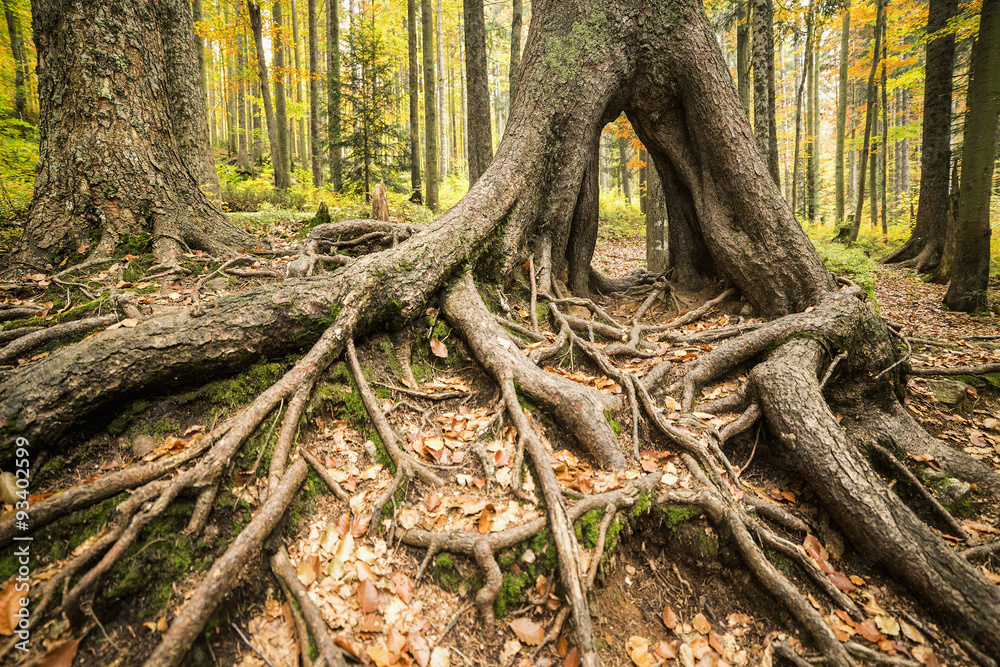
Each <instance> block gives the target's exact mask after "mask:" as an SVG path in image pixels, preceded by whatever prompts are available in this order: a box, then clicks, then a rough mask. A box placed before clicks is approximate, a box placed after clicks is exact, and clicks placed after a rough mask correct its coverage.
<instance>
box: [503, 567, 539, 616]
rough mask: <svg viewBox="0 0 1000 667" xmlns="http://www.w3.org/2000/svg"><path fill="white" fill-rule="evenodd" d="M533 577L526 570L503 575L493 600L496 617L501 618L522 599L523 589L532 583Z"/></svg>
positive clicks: (519, 603) (533, 581) (518, 604)
mask: <svg viewBox="0 0 1000 667" xmlns="http://www.w3.org/2000/svg"><path fill="white" fill-rule="evenodd" d="M534 583H535V579H534V577H532V576H531V575H530V574H528V573H527V572H520V573H518V574H513V573H510V574H506V575H504V578H503V582H502V583H501V584H500V590H499V591H498V592H497V597H496V599H495V600H494V601H493V613H494V614H496V617H497V618H503V617H504V616H506V615H507V614H508V612H510V611H513V610H514V609H516V608H517V607H518V606H520V605H521V602H522V601H523V600H524V589H525V588H530V587H531V586H532V585H534Z"/></svg>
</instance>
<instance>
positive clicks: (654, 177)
mask: <svg viewBox="0 0 1000 667" xmlns="http://www.w3.org/2000/svg"><path fill="white" fill-rule="evenodd" d="M647 170H648V171H647V174H648V180H647V183H648V185H647V188H648V190H647V192H646V270H647V271H649V272H650V273H666V271H667V268H668V261H669V259H670V246H669V240H670V227H669V223H668V221H667V205H666V201H664V198H663V182H662V181H661V179H660V174H659V172H658V171H657V170H656V167H655V165H652V164H650V165H649V166H648V167H647Z"/></svg>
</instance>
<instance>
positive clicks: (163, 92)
mask: <svg viewBox="0 0 1000 667" xmlns="http://www.w3.org/2000/svg"><path fill="white" fill-rule="evenodd" d="M100 4H101V3H94V6H93V7H91V6H89V5H86V6H85V5H74V6H73V7H72V8H66V7H65V6H64V5H63V3H61V2H54V1H53V2H35V3H34V4H33V12H34V21H35V26H36V28H37V29H38V34H37V36H36V40H35V42H36V47H37V49H38V57H39V61H40V62H41V63H42V65H41V67H42V68H43V69H42V71H43V73H44V76H43V77H41V78H40V82H39V85H40V91H41V94H40V95H39V99H40V100H41V104H42V110H41V111H42V113H41V114H40V121H41V122H40V126H39V129H40V131H41V145H40V147H39V169H38V171H37V176H36V178H35V193H36V194H35V197H34V198H33V199H32V203H31V209H30V211H29V214H28V222H27V224H26V227H25V233H24V236H23V237H22V239H21V240H20V241H19V242H18V244H17V246H16V247H15V249H14V251H13V252H12V253H11V254H10V255H9V256H8V258H7V260H6V268H7V269H8V270H15V269H16V270H21V269H25V268H35V269H42V270H45V269H51V268H52V267H54V266H56V265H58V264H59V262H60V260H61V259H62V258H64V257H66V256H68V255H69V254H71V253H74V252H77V251H79V250H80V249H81V248H83V250H82V251H81V252H86V251H87V249H88V248H89V250H90V252H91V256H92V257H95V258H96V257H110V256H111V255H112V253H113V251H114V249H115V248H116V247H117V246H118V244H119V242H120V241H122V240H123V239H124V237H126V236H129V235H140V234H145V235H148V236H151V237H153V238H154V250H155V252H156V253H157V254H158V256H159V257H160V259H161V260H162V261H164V262H167V263H170V264H176V263H177V261H178V260H177V258H178V256H179V254H180V252H181V245H180V242H183V243H185V244H187V245H188V246H189V247H191V248H200V249H204V250H208V251H209V252H212V253H213V254H219V255H228V254H230V253H232V252H233V251H235V250H240V249H247V248H250V247H253V245H255V244H256V242H255V241H253V240H252V239H251V238H250V237H249V236H247V235H246V234H245V233H243V232H242V231H240V230H238V229H237V228H235V227H233V226H232V225H230V224H229V223H228V222H227V221H226V219H225V217H224V216H223V215H222V213H221V212H220V211H219V210H218V209H217V208H216V206H215V205H214V204H213V203H212V202H211V201H210V200H209V198H208V197H207V196H206V195H205V194H204V193H203V192H202V190H201V188H200V187H199V186H202V185H208V187H207V188H206V189H207V190H211V189H212V188H213V183H214V189H215V191H216V192H218V179H217V178H215V179H211V178H209V174H208V173H207V171H208V169H207V168H208V166H209V165H211V162H210V161H209V158H208V125H207V123H206V121H205V113H204V107H203V106H202V105H201V99H202V98H201V93H200V88H199V83H198V71H197V67H196V64H197V61H196V59H195V58H194V53H193V50H194V42H193V28H192V24H191V13H190V5H189V3H188V2H187V1H186V0H165V1H164V2H161V3H148V4H143V5H140V6H132V5H130V6H129V7H127V8H126V9H125V10H123V11H121V12H105V13H104V14H106V15H105V16H102V17H101V19H100V20H98V18H97V14H98V13H99V12H98V9H99V7H100ZM167 17H169V20H161V19H166V18H167ZM171 21H180V22H183V21H186V23H187V28H186V29H185V28H183V27H182V26H180V25H176V24H175V25H172V26H169V32H162V31H164V30H166V27H165V26H163V23H168V22H171ZM166 35H169V37H170V39H171V40H175V41H176V43H173V44H171V45H170V47H169V48H168V47H167V45H166V44H165V43H164V41H163V40H164V37H163V36H166ZM137 40H138V41H137ZM98 41H99V42H100V43H101V44H103V45H104V47H103V48H104V53H105V54H106V56H105V57H102V58H90V57H86V53H87V50H88V49H89V46H87V45H88V44H93V43H97V42H98ZM139 43H141V44H142V46H141V48H140V47H138V46H137V44H139ZM184 53H186V54H188V57H189V58H190V61H189V62H188V65H189V66H188V67H182V66H181V63H180V62H179V60H181V59H182V54H184ZM178 76H180V77H183V79H182V80H179V81H174V80H173V79H172V77H178ZM88 82H102V83H101V84H100V85H97V84H94V83H88ZM139 82H142V88H141V90H140V89H138V88H137V86H138V85H139ZM180 103H183V104H189V105H190V108H185V109H178V108H177V106H178V104H180ZM199 112H200V116H199ZM137 127H141V128H143V129H142V131H141V132H136V128H137ZM211 173H212V174H214V173H215V171H214V167H213V168H212V172H211ZM95 236H97V237H99V241H97V242H96V244H95V243H94V242H93V239H94V237H95Z"/></svg>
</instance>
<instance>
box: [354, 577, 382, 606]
mask: <svg viewBox="0 0 1000 667" xmlns="http://www.w3.org/2000/svg"><path fill="white" fill-rule="evenodd" d="M358 604H359V605H361V613H363V614H371V613H373V612H374V611H375V610H376V609H378V589H377V588H375V584H373V583H372V582H371V581H369V580H365V581H362V582H361V583H359V584H358Z"/></svg>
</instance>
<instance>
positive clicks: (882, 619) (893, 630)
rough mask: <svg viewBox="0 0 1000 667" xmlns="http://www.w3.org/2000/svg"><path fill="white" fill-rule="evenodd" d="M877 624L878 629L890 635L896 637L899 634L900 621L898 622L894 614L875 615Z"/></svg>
mask: <svg viewBox="0 0 1000 667" xmlns="http://www.w3.org/2000/svg"><path fill="white" fill-rule="evenodd" d="M875 625H877V626H878V629H879V630H881V631H882V632H884V633H885V634H887V635H889V636H890V637H896V636H898V635H899V623H898V622H896V619H894V618H893V617H892V616H888V615H880V616H876V617H875Z"/></svg>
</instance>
